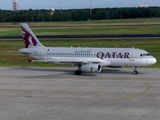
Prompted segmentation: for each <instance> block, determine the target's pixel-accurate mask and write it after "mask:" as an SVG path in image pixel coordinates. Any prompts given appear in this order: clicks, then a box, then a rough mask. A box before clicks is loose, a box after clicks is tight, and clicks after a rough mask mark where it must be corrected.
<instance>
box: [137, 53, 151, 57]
mask: <svg viewBox="0 0 160 120" xmlns="http://www.w3.org/2000/svg"><path fill="white" fill-rule="evenodd" d="M140 56H141V57H145V56H151V55H150V54H148V53H142V54H140Z"/></svg>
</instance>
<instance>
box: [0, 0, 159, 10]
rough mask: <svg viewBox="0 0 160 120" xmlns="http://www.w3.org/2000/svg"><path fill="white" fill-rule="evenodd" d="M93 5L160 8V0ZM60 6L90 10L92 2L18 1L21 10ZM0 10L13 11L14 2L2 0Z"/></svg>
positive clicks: (101, 0) (106, 0)
mask: <svg viewBox="0 0 160 120" xmlns="http://www.w3.org/2000/svg"><path fill="white" fill-rule="evenodd" d="M60 3H61V4H60ZM91 4H92V5H91V6H92V8H106V7H109V8H113V7H138V5H140V4H147V5H148V6H160V0H91ZM60 6H61V8H62V9H81V8H90V0H18V9H19V10H28V9H52V8H54V9H60ZM0 9H2V10H11V9H12V0H0Z"/></svg>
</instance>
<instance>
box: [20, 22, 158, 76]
mask: <svg viewBox="0 0 160 120" xmlns="http://www.w3.org/2000/svg"><path fill="white" fill-rule="evenodd" d="M20 27H21V30H22V34H23V39H24V43H25V48H22V49H19V52H20V53H22V54H25V55H27V56H30V57H33V58H36V59H37V60H32V61H34V62H53V63H60V64H61V63H67V64H73V65H76V66H78V69H77V70H76V71H75V74H76V75H81V74H82V73H96V72H97V73H100V72H101V70H102V66H106V67H115V68H116V67H122V66H132V67H133V69H134V71H133V74H135V75H136V74H138V71H137V69H136V68H137V67H138V66H148V65H152V64H155V63H156V62H157V60H156V58H154V57H153V56H151V55H150V54H149V53H148V52H147V51H145V50H142V49H136V48H79V47H78V48H74V47H45V46H43V45H42V44H41V43H40V41H39V40H38V38H37V37H36V36H35V34H34V33H33V32H32V30H31V29H30V28H29V26H28V25H27V24H26V23H20ZM30 62H31V61H30Z"/></svg>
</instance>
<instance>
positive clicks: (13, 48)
mask: <svg viewBox="0 0 160 120" xmlns="http://www.w3.org/2000/svg"><path fill="white" fill-rule="evenodd" d="M41 42H42V44H44V45H45V46H53V47H70V46H73V47H104V48H105V47H114V48H117V47H122V48H128V47H129V48H131V47H135V48H141V49H144V50H146V51H148V52H149V53H150V54H151V55H153V56H155V57H156V58H157V60H158V62H157V63H156V64H155V65H152V66H150V67H154V68H160V54H159V53H160V49H159V44H160V40H159V39H94V40H90V39H83V40H82V39H76V40H42V41H41ZM23 47H24V44H23V41H18V40H17V41H16V40H15V41H0V51H1V52H0V56H2V57H1V58H0V66H41V67H43V66H46V67H56V66H70V65H58V64H52V63H31V64H28V62H27V58H28V57H26V56H24V55H22V54H20V53H18V50H19V49H20V48H23Z"/></svg>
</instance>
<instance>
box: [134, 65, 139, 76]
mask: <svg viewBox="0 0 160 120" xmlns="http://www.w3.org/2000/svg"><path fill="white" fill-rule="evenodd" d="M133 69H134V71H133V74H134V75H137V74H138V71H137V67H136V66H133Z"/></svg>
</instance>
